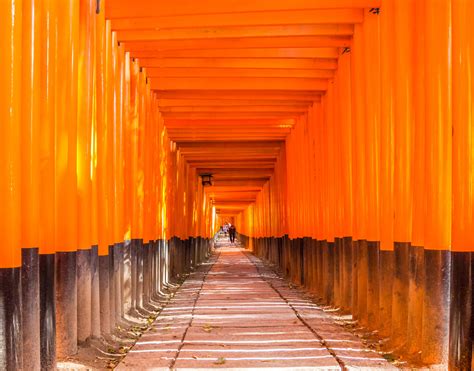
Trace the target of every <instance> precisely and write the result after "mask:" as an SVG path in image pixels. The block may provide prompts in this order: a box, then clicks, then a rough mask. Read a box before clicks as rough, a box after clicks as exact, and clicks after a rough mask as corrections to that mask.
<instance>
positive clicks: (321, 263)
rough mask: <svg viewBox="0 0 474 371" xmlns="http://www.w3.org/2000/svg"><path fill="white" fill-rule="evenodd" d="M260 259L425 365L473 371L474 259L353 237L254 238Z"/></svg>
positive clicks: (402, 354)
mask: <svg viewBox="0 0 474 371" xmlns="http://www.w3.org/2000/svg"><path fill="white" fill-rule="evenodd" d="M252 245H253V249H254V252H255V254H256V255H257V256H259V257H261V258H263V259H264V260H266V261H268V262H270V263H272V264H275V265H276V266H277V267H278V269H279V270H280V271H282V272H283V273H284V274H285V275H286V276H287V277H288V278H289V279H291V280H292V281H293V282H294V283H296V284H299V285H302V286H304V287H305V288H306V289H307V290H309V291H311V292H313V293H314V294H316V295H317V296H318V297H319V298H321V299H322V300H323V301H324V302H325V303H326V304H328V305H331V306H333V307H335V308H339V309H340V310H341V311H342V312H343V313H351V314H352V316H353V319H355V320H357V322H358V324H359V326H361V327H364V328H365V329H366V330H368V331H370V332H374V331H376V332H377V334H378V335H377V336H378V337H379V338H383V339H385V340H386V342H385V346H384V348H385V349H384V350H386V351H393V352H394V353H395V354H396V355H397V356H400V357H401V358H402V359H406V360H409V361H410V362H412V363H414V364H419V365H441V366H442V367H444V368H446V367H449V369H452V370H470V369H471V362H472V345H473V340H474V324H473V323H472V322H473V321H474V318H473V314H474V313H472V309H471V308H472V304H473V295H472V289H473V287H474V274H473V273H474V255H472V254H471V253H469V252H450V251H435V250H426V249H424V248H423V247H419V246H411V244H409V243H395V244H394V250H393V251H385V250H381V249H380V243H379V242H373V241H365V240H358V241H353V240H352V238H350V237H345V238H336V239H335V240H334V242H328V241H325V240H324V241H318V240H314V239H311V238H296V239H290V238H288V236H284V237H281V238H272V237H268V238H253V239H252Z"/></svg>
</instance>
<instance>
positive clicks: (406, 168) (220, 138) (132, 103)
mask: <svg viewBox="0 0 474 371" xmlns="http://www.w3.org/2000/svg"><path fill="white" fill-rule="evenodd" d="M0 15H1V19H2V21H1V22H0V50H1V55H0V81H1V84H0V133H1V137H2V138H3V145H2V146H1V148H0V164H1V165H0V166H1V167H0V205H1V207H2V210H1V211H2V212H1V213H0V215H1V216H0V218H1V222H0V226H1V228H2V232H3V233H2V235H3V242H4V244H3V246H2V248H1V249H0V283H1V284H0V291H1V292H0V299H1V300H0V301H1V304H0V312H1V314H0V321H1V323H0V330H1V331H0V334H1V335H0V344H2V346H1V347H0V348H1V350H0V368H5V369H20V368H24V369H38V368H40V367H42V368H45V369H53V368H55V363H56V359H62V358H64V357H67V356H69V355H71V354H74V353H76V352H77V349H78V348H77V347H78V344H79V345H81V344H83V343H85V342H87V341H88V340H90V339H94V338H95V339H97V338H100V337H101V336H102V337H104V336H105V337H107V336H110V335H111V334H112V333H113V331H114V329H115V328H116V326H117V325H119V324H120V323H121V321H122V320H123V318H124V315H125V313H132V314H137V315H138V314H140V311H142V310H143V309H144V308H146V307H147V305H149V304H150V303H151V302H152V301H153V298H154V297H156V296H157V295H159V294H160V290H161V289H162V288H163V286H164V285H166V284H167V283H168V282H170V281H171V280H172V279H175V278H176V277H177V276H179V275H182V274H184V273H185V272H187V271H188V270H189V269H190V268H191V267H193V266H195V265H196V264H199V263H200V262H202V261H203V260H204V259H205V258H206V255H207V254H208V252H209V249H210V246H211V241H212V237H213V235H214V234H215V232H216V231H217V230H218V226H219V221H220V220H221V218H222V217H224V216H225V217H229V218H233V220H235V224H236V225H237V230H238V232H239V233H240V239H241V240H242V241H243V242H245V243H246V244H247V245H248V246H249V247H250V248H253V250H254V252H255V253H256V254H257V255H259V256H260V257H263V258H265V259H267V260H269V261H272V262H273V263H275V264H278V265H279V266H280V267H281V268H282V270H283V272H284V273H285V274H286V275H288V276H289V277H291V279H292V280H294V281H295V282H297V283H300V284H304V285H305V287H306V288H307V289H308V290H311V291H314V292H315V293H316V294H318V296H320V297H321V298H322V299H324V300H325V302H327V303H328V304H330V305H333V306H335V307H338V308H341V310H343V311H344V312H347V313H351V314H352V315H353V317H354V319H356V320H357V321H358V323H359V324H360V325H361V326H363V327H365V328H367V329H369V330H378V331H379V334H380V335H381V336H382V337H384V338H387V339H388V342H387V349H389V350H393V349H395V350H396V351H398V352H399V354H400V355H402V356H403V357H406V358H407V359H411V360H414V361H416V362H419V363H420V364H427V365H430V364H441V365H444V366H445V367H449V368H450V369H453V370H454V369H469V368H470V364H471V357H472V356H471V352H472V340H473V339H472V335H471V332H472V329H471V327H472V325H471V321H472V318H473V313H472V277H473V276H474V273H473V271H472V269H473V268H472V261H473V260H472V256H471V255H472V251H473V249H474V236H473V233H472V232H473V230H474V151H473V145H474V108H473V107H474V100H473V96H474V81H473V79H474V77H473V76H474V75H473V69H474V34H473V33H472V32H471V29H470V24H469V22H470V20H471V19H472V18H473V16H474V3H473V2H471V1H466V0H418V1H409V0H397V1H395V0H385V1H383V2H382V1H380V0H331V1H330V0H292V1H288V0H274V1H266V0H264V1H258V2H244V3H242V2H241V1H237V0H229V1H225V2H222V1H218V0H203V1H201V2H199V3H196V2H195V1H191V0H178V1H174V2H163V1H160V2H155V1H148V0H135V1H129V0H107V1H103V0H102V1H100V0H66V1H64V0H44V1H37V0H21V1H20V0H2V1H1V2H0ZM202 174H212V176H213V180H212V182H213V184H212V185H211V186H209V187H204V185H203V184H202V183H201V179H200V176H201V175H202ZM141 277H143V279H142V278H141Z"/></svg>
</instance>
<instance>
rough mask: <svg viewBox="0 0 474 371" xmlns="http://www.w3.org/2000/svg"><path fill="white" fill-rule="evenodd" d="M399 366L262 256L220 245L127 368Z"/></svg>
mask: <svg viewBox="0 0 474 371" xmlns="http://www.w3.org/2000/svg"><path fill="white" fill-rule="evenodd" d="M213 368H220V369H228V370H249V369H259V370H276V369H278V370H342V369H347V370H356V369H357V370H361V369H364V370H379V369H395V367H394V366H392V365H391V364H389V363H388V362H387V361H386V360H385V359H383V358H382V357H381V356H380V355H379V354H378V353H377V352H375V351H373V350H371V349H368V348H367V347H366V346H365V345H364V344H363V342H362V340H361V339H360V338H358V337H357V336H355V335H353V334H351V333H350V332H348V331H347V330H345V329H344V328H343V327H341V326H339V325H338V324H336V323H335V322H334V320H333V319H332V318H331V316H330V315H329V314H327V313H326V312H324V311H323V310H322V309H321V308H320V307H319V306H318V305H317V304H314V303H312V302H311V301H310V299H308V298H307V295H306V293H305V292H304V291H303V290H301V289H296V288H294V287H292V285H290V284H289V283H288V282H287V281H285V280H283V279H282V278H280V277H278V276H277V275H276V274H275V273H274V272H272V271H271V270H270V269H269V268H267V267H265V265H264V264H263V263H262V262H261V261H260V260H259V259H257V258H255V257H254V256H252V255H249V254H247V253H244V252H243V251H242V250H240V249H237V248H221V249H218V254H216V255H214V257H213V258H212V259H211V262H210V264H206V265H203V266H201V267H200V268H199V269H198V271H197V272H194V273H193V274H191V275H190V277H189V278H188V279H187V280H186V281H185V282H184V283H183V285H182V286H181V287H180V288H179V289H178V291H177V292H176V294H175V296H174V297H173V298H172V299H171V300H170V302H169V303H168V305H167V306H166V307H165V308H164V309H163V311H162V312H161V314H160V316H159V317H158V318H157V319H156V321H155V322H154V324H153V326H152V328H151V329H150V330H149V331H147V332H146V333H145V334H143V335H142V337H141V338H140V339H139V340H138V341H137V343H136V344H135V346H134V347H133V348H132V349H131V350H130V352H129V353H128V354H127V356H126V357H125V358H124V359H123V361H122V362H121V363H120V364H119V366H118V367H117V369H120V370H135V369H136V370H162V369H163V370H166V369H173V370H175V369H176V370H196V369H199V370H203V369H213Z"/></svg>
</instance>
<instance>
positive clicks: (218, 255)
mask: <svg viewBox="0 0 474 371" xmlns="http://www.w3.org/2000/svg"><path fill="white" fill-rule="evenodd" d="M220 256H221V253H220V252H219V253H217V256H216V257H215V260H214V261H213V262H212V264H211V265H210V266H209V269H208V270H207V272H205V274H204V277H203V279H202V282H201V287H199V290H198V292H197V295H196V297H195V299H194V303H193V308H192V309H191V318H190V320H189V323H188V325H187V326H186V329H185V330H184V333H183V336H182V338H181V343H180V344H179V347H178V350H177V351H176V353H175V356H174V359H173V360H172V361H171V363H170V365H169V369H170V370H173V369H174V365H175V364H176V361H177V360H178V357H179V355H180V353H181V349H182V348H183V346H184V340H185V338H186V335H187V333H188V330H189V328H190V327H191V325H192V323H193V319H194V311H195V309H196V304H197V301H198V299H199V297H200V295H201V291H202V288H203V286H204V282H205V281H206V278H207V275H208V274H209V272H210V271H211V269H212V268H213V267H214V264H216V262H217V261H218V260H219V257H220ZM187 279H189V277H188V278H187Z"/></svg>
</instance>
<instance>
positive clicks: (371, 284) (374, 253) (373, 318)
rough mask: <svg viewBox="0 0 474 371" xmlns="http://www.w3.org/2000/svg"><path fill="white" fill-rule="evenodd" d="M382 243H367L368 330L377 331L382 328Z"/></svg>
mask: <svg viewBox="0 0 474 371" xmlns="http://www.w3.org/2000/svg"><path fill="white" fill-rule="evenodd" d="M379 251H380V242H376V241H368V242H367V265H368V275H367V277H368V279H367V328H369V329H370V330H377V329H378V328H379V326H380V324H379V318H380V308H379V307H380V297H379V285H380V284H382V282H381V281H380V266H379Z"/></svg>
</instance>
